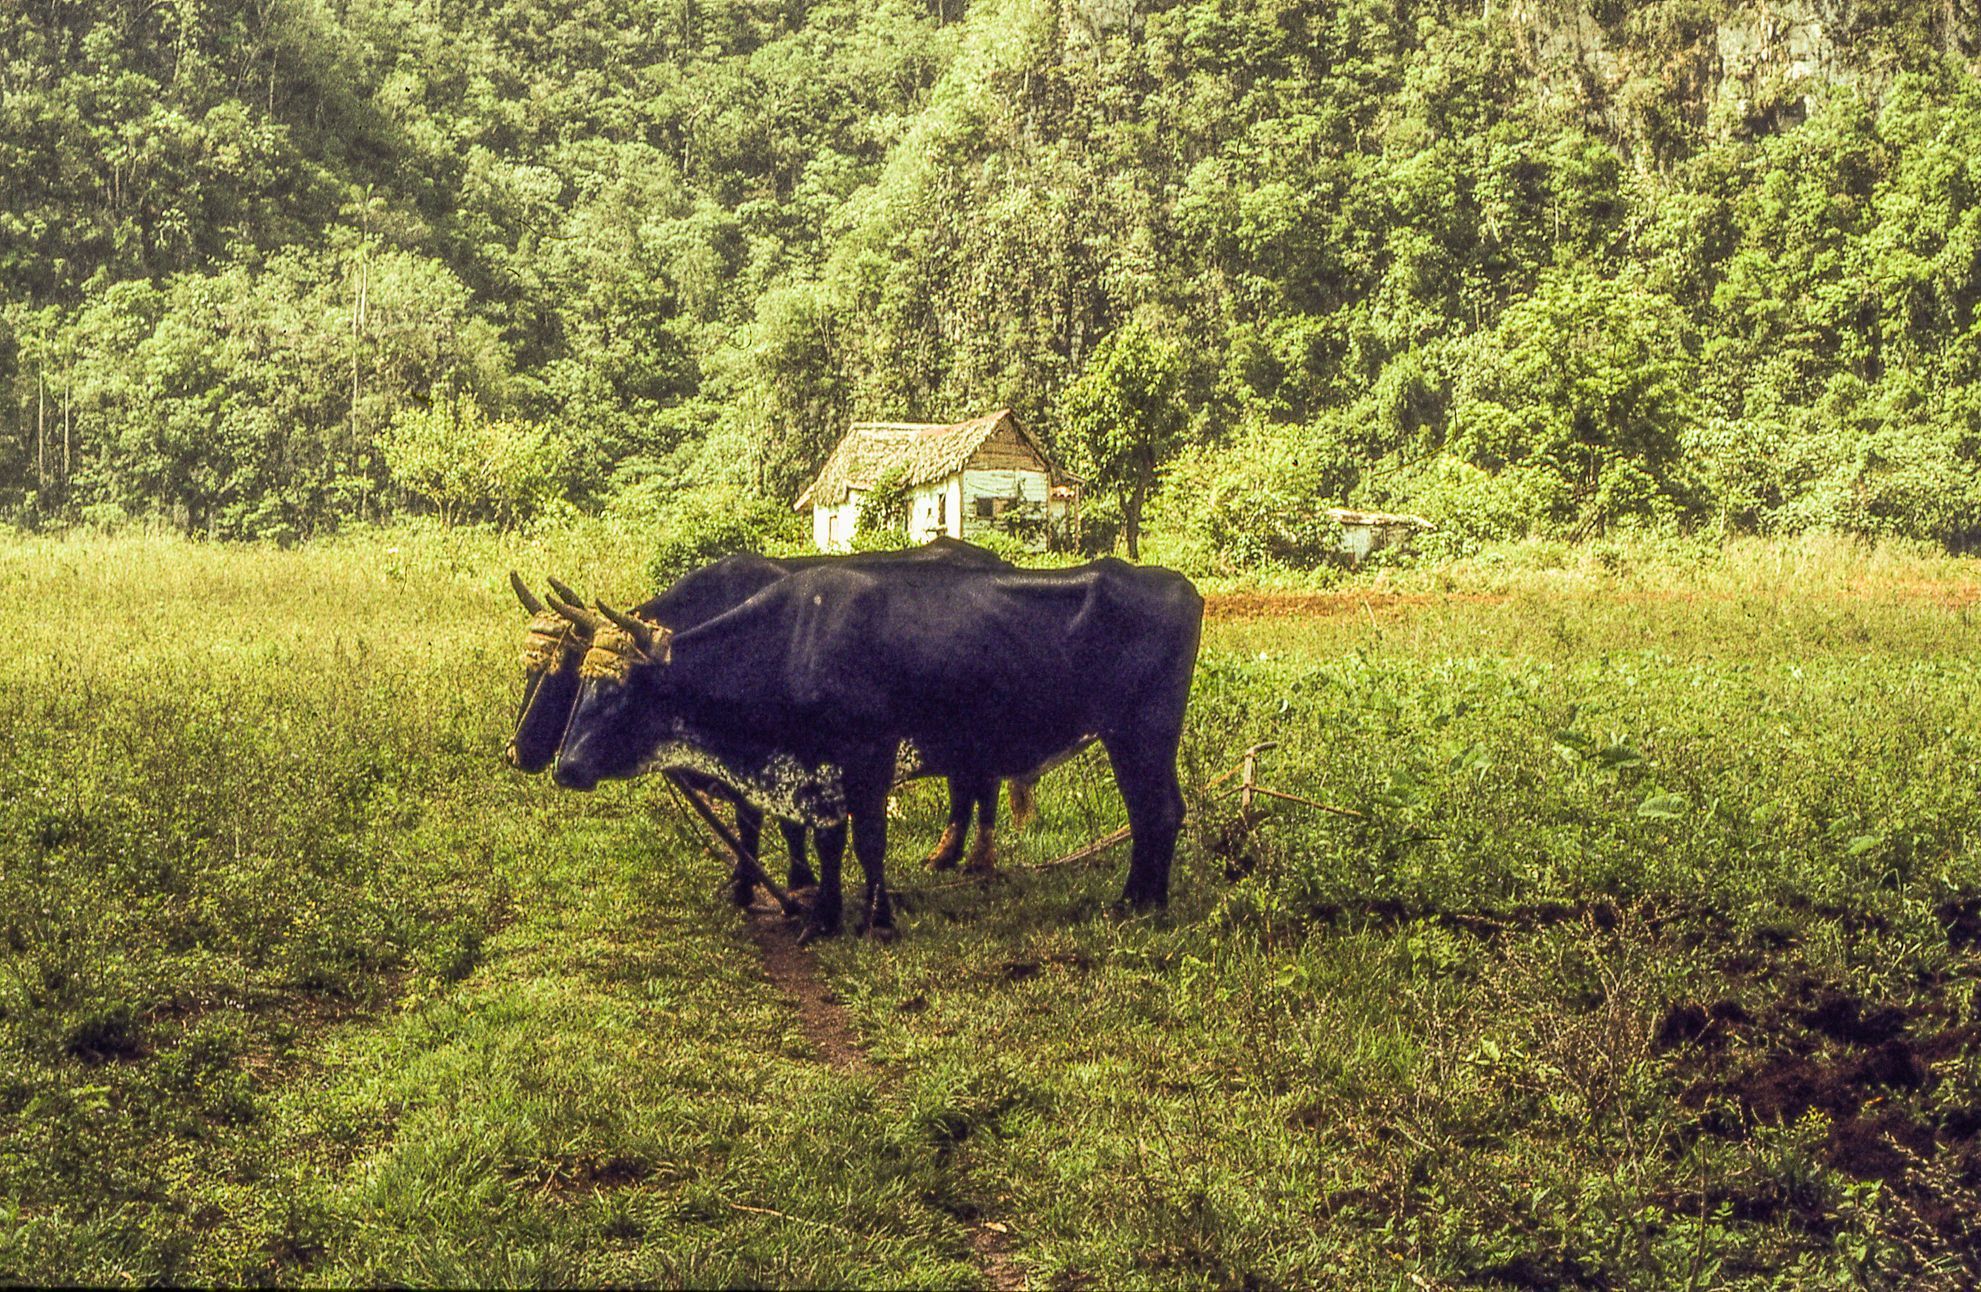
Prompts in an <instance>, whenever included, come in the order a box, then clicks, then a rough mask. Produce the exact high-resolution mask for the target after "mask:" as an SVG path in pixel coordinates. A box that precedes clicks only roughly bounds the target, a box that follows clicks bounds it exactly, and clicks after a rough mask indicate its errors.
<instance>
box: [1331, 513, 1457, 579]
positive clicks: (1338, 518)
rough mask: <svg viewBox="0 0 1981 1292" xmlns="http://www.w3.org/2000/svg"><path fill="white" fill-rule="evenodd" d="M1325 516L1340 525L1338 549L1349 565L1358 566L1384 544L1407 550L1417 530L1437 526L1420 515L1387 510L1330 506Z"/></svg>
mask: <svg viewBox="0 0 1981 1292" xmlns="http://www.w3.org/2000/svg"><path fill="white" fill-rule="evenodd" d="M1327 517H1328V519H1329V520H1331V521H1333V522H1334V523H1335V524H1337V525H1339V526H1340V527H1341V551H1342V552H1344V553H1345V554H1346V555H1347V557H1348V563H1349V564H1350V565H1360V564H1362V562H1363V561H1364V560H1366V559H1367V558H1368V557H1369V556H1370V555H1371V554H1373V553H1376V552H1380V551H1382V550H1383V549H1384V548H1387V547H1394V548H1397V549H1399V550H1402V551H1409V550H1410V541H1411V540H1412V539H1413V538H1415V537H1416V536H1417V535H1418V534H1419V533H1420V532H1422V531H1424V530H1427V529H1434V528H1436V526H1434V525H1432V524H1431V522H1430V521H1428V520H1425V519H1424V518H1423V517H1422V516H1400V515H1397V514H1396V513H1394V512H1387V511H1350V510H1349V509H1348V508H1346V507H1330V508H1328V510H1327Z"/></svg>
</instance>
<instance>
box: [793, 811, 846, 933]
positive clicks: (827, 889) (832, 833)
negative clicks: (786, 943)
mask: <svg viewBox="0 0 1981 1292" xmlns="http://www.w3.org/2000/svg"><path fill="white" fill-rule="evenodd" d="M812 846H813V847H815V848H816V849H817V850H818V854H819V884H818V892H817V894H816V895H815V896H814V897H813V898H812V911H811V914H810V915H807V916H806V917H805V927H804V928H803V929H801V930H800V931H799V933H798V945H799V946H804V945H805V944H806V943H808V942H816V941H817V940H818V939H820V938H829V937H832V936H833V935H834V934H836V933H838V932H839V917H840V902H841V897H840V891H839V879H840V875H839V864H840V862H841V860H842V859H843V858H844V857H845V856H846V826H845V824H844V823H841V824H839V825H829V826H822V827H820V828H819V829H817V830H814V831H812Z"/></svg>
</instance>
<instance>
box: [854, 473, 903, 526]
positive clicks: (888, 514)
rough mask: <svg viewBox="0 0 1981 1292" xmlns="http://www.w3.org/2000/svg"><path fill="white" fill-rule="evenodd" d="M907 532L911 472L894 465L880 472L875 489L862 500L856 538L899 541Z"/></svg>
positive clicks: (868, 492) (868, 491)
mask: <svg viewBox="0 0 1981 1292" xmlns="http://www.w3.org/2000/svg"><path fill="white" fill-rule="evenodd" d="M907 530H908V472H907V469H906V468H904V467H901V466H898V465H897V466H892V467H889V468H888V469H887V470H885V471H883V472H881V474H880V479H878V480H876V481H874V485H873V488H871V489H869V490H867V492H866V495H865V496H864V497H862V498H861V499H860V518H859V521H858V522H857V523H856V524H855V525H854V527H853V536H854V537H855V538H861V537H875V538H888V539H899V538H901V537H902V536H903V535H905V534H906V533H907Z"/></svg>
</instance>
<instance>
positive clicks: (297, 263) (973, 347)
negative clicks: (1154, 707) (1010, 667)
mask: <svg viewBox="0 0 1981 1292" xmlns="http://www.w3.org/2000/svg"><path fill="white" fill-rule="evenodd" d="M1978 46H1981V16H1977V14H1976V12H1975V9H1974V7H1973V5H1972V4H1971V3H1970V2H1969V0H1945V2H1944V3H1943V2H1942V0H1781V2H1778V3H1763V2H1759V0H1651V2H1649V3H1632V4H1625V3H1611V2H1609V0H1596V2H1595V3H1576V2H1574V0H1484V3H1480V2H1479V0H1469V2H1468V3H1466V4H1464V5H1458V4H1452V3H1445V2H1443V0H1344V2H1343V3H1339V4H1334V3H1328V4H1321V3H1314V2H1313V0H1308V2H1307V3H1304V4H1294V3H1282V2H1279V0H1157V2H1155V3H1147V2H1138V0H1058V2H1056V3H1055V2H1049V0H974V2H972V3H965V0H915V2H913V3H907V2H904V0H865V2H860V0H826V2H823V3H812V4H807V3H804V0H785V2H784V3H781V4H774V3H770V2H769V0H613V2H612V3H607V2H606V0H142V2H140V0H87V2H83V3H79V2H75V0H25V2H24V3H22V4H18V5H10V6H8V7H6V8H5V9H4V10H0V177H4V183H0V387H3V388H4V398H0V510H4V513H5V514H7V515H9V516H11V517H13V518H15V519H17V520H18V521H20V522H22V523H27V524H36V525H40V524H49V523H62V522H68V521H76V520H82V521H89V522H92V523H116V522H117V521H119V520H120V519H122V518H143V517H157V518H162V519H164V520H166V521H168V522H170V523H173V524H177V525H180V526H183V527H185V528H187V529H190V530H193V531H197V532H201V533H210V534H214V535H219V536H239V537H274V538H291V537H299V536H305V535H308V534H310V533H313V532H317V531H321V530H323V529H325V528H329V527H333V526H335V525H336V524H338V523H339V522H341V521H344V520H347V519H351V518H373V517H380V516H388V515H392V514H395V513H398V512H403V511H407V510H414V511H422V512H424V511H435V512H440V513H443V514H445V515H446V516H447V517H449V518H450V519H474V518H486V519H490V520H496V521H501V522H505V523H506V522H514V521H528V520H530V519H531V518H533V517H535V516H538V515H542V514H545V513H549V514H551V515H553V516H554V515H556V514H560V513H562V512H563V511H565V510H566V509H568V508H571V507H578V508H585V509H593V508H606V509H608V510H611V511H614V512H616V513H618V514H621V515H624V516H627V517H629V518H633V519H637V520H639V521H641V522H642V523H647V522H664V521H666V520H667V519H668V518H669V517H670V515H675V514H678V513H680V512H681V511H682V509H690V510H695V511H697V512H698V513H699V514H706V513H709V512H711V511H715V510H720V511H721V512H722V513H723V514H725V515H730V516H735V515H739V514H740V515H743V516H745V517H760V518H762V523H764V524H773V523H775V518H777V517H779V516H782V515H785V514H788V513H786V511H785V508H787V507H788V503H789V500H790V498H791V497H792V496H793V495H794V494H795V493H796V492H797V490H798V488H799V487H800V486H801V485H802V484H803V482H804V480H805V479H806V478H807V476H808V475H809V473H810V472H811V471H812V470H813V469H815V468H816V466H817V464H818V463H819V462H820V461H821V460H822V458H823V457H824V456H825V454H826V453H827V452H828V451H829V449H830V448H831V445H832V442H833V440H834V439H835V438H836V436H837V434H838V432H839V431H840V430H841V429H842V428H843V426H844V424H845V423H846V421H847V420H848V419H849V418H853V417H879V418H887V419H951V418H958V417H962V416H967V415H971V414H974V413H978V412H982V411H985V410H987V409H990V408H994V407H997V406H1000V405H1004V404H1009V405H1011V406H1013V407H1014V408H1016V409H1017V410H1018V412H1019V415H1020V416H1021V417H1022V418H1024V419H1025V420H1026V421H1027V422H1028V424H1030V425H1031V426H1033V427H1035V428H1037V429H1038V430H1039V431H1041V432H1042V433H1043V434H1044V435H1045V436H1047V437H1049V438H1050V439H1052V440H1053V441H1054V442H1055V443H1056V444H1057V445H1058V447H1059V449H1060V451H1061V452H1062V453H1063V454H1064V455H1065V456H1066V457H1067V459H1068V460H1069V462H1070V463H1071V464H1072V465H1073V466H1074V467H1075V469H1076V470H1081V471H1083V472H1084V473H1085V474H1087V475H1088V476H1089V478H1090V480H1091V481H1092V484H1093V486H1094V488H1093V496H1092V498H1091V499H1090V505H1089V517H1090V524H1089V527H1088V528H1089V534H1090V535H1091V536H1095V537H1098V538H1105V537H1106V536H1107V535H1109V534H1110V533H1111V532H1112V529H1113V526H1114V525H1115V524H1116V523H1118V522H1119V521H1120V520H1121V519H1122V516H1121V509H1122V508H1123V507H1124V506H1125V507H1127V508H1129V509H1130V510H1132V509H1133V508H1134V507H1135V506H1136V505H1137V500H1138V499H1139V498H1140V497H1141V496H1142V493H1143V491H1144V490H1145V489H1147V490H1148V491H1149V492H1151V494H1152V496H1151V498H1150V501H1149V503H1148V511H1149V516H1148V525H1149V526H1150V527H1151V528H1152V529H1154V530H1160V531H1162V532H1163V533H1165V534H1166V535H1168V536H1169V539H1170V541H1171V543H1172V549H1173V550H1175V551H1177V552H1180V553H1184V554H1186V555H1193V556H1194V558H1195V559H1202V560H1204V561H1210V562H1217V563H1222V564H1249V563H1256V562H1262V561H1270V560H1283V561H1288V562H1293V563H1299V562H1301V561H1304V560H1307V559H1311V558H1312V557H1313V555H1314V554H1315V552H1316V550H1317V548H1318V547H1319V545H1320V539H1319V538H1318V537H1317V527H1318V523H1319V522H1318V521H1317V520H1316V519H1315V517H1316V515H1317V513H1318V509H1319V508H1320V507H1322V506H1325V505H1327V504H1329V503H1333V502H1336V501H1348V502H1351V503H1361V504H1367V505H1377V506H1386V507H1397V508H1403V509H1409V510H1415V511H1420V512H1422V513H1424V514H1425V515H1427V516H1430V517H1431V518H1432V519H1434V520H1437V521H1439V522H1440V523H1441V525H1442V526H1443V527H1444V530H1445V540H1446V541H1452V542H1460V543H1462V542H1466V541H1469V540H1471V539H1477V538H1490V537H1507V536H1517V535H1520V534H1524V533H1545V534H1554V535H1560V536H1570V537H1573V536H1578V535H1586V534H1591V533H1596V532H1601V531H1604V530H1609V529H1614V528H1617V527H1630V526H1652V527H1675V526H1691V527H1698V526H1723V527H1726V528H1729V529H1741V530H1761V531H1792V530H1799V529H1806V528H1836V529H1843V530H1847V531H1853V532H1861V533H1871V534H1898V535H1907V536H1913V537H1918V538H1925V539H1931V540H1936V541H1939V542H1942V543H1946V544H1948V545H1950V546H1954V547H1957V548H1959V547H1965V546H1967V545H1970V544H1973V543H1975V542H1976V541H1977V540H1981V475H1977V472H1978V471H1981V332H1977V330H1976V319H1975V303H1976V298H1977V294H1981V281H1978V279H1981V84H1977V80H1976V75H1975V66H1976V65H1975V62H1974V59H1975V55H1976V52H1977V47H1978ZM749 502H753V503H754V504H755V505H746V503H749Z"/></svg>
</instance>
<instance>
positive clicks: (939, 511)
mask: <svg viewBox="0 0 1981 1292" xmlns="http://www.w3.org/2000/svg"><path fill="white" fill-rule="evenodd" d="M935 523H936V524H938V525H947V524H949V490H947V489H945V490H943V491H942V492H941V493H939V494H937V495H936V496H935Z"/></svg>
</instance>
